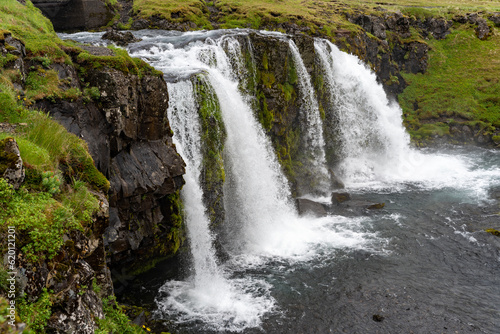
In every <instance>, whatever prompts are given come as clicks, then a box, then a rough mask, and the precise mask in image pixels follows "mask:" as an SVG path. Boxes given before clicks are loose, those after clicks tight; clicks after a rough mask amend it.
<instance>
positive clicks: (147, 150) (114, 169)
mask: <svg viewBox="0 0 500 334" xmlns="http://www.w3.org/2000/svg"><path fill="white" fill-rule="evenodd" d="M87 50H89V51H91V52H94V53H96V54H102V53H106V52H109V49H106V48H103V49H102V50H100V49H99V48H95V47H93V48H87ZM74 56H75V55H74ZM58 66H59V67H60V68H59V73H60V76H61V77H62V78H67V77H70V78H72V79H71V82H74V83H75V84H79V83H80V82H85V84H86V85H88V86H91V87H96V88H97V89H98V91H99V92H100V97H99V99H98V100H97V101H91V102H87V103H83V101H80V100H77V101H73V102H71V101H64V100H61V101H55V102H54V101H49V100H43V101H40V102H38V103H37V107H39V108H41V109H43V110H46V111H48V112H50V113H51V114H52V115H53V117H55V118H56V119H57V120H59V121H60V122H61V123H62V124H63V125H64V126H65V127H66V128H67V129H68V130H69V131H70V132H72V133H74V134H76V135H78V136H80V137H81V138H83V139H84V140H85V141H86V142H87V143H88V145H89V151H90V153H91V155H92V156H93V158H94V161H95V165H96V167H98V169H99V170H100V171H101V172H102V173H103V174H104V175H105V176H106V177H107V178H108V179H109V180H110V183H111V189H110V193H109V201H110V208H111V209H110V216H111V217H110V226H109V227H108V229H107V230H106V233H105V237H106V239H105V242H106V245H107V247H108V249H109V259H108V260H109V262H110V267H111V268H112V267H113V266H114V265H115V264H116V265H119V266H120V268H129V269H130V270H134V271H137V270H140V268H144V267H147V266H148V265H151V261H153V262H154V261H156V260H157V259H158V258H164V257H168V256H171V255H172V254H173V253H174V251H176V250H177V249H178V248H179V246H180V243H181V239H182V235H183V233H182V232H181V231H180V230H179V228H180V226H179V223H178V222H177V221H173V220H172V214H179V212H172V210H171V206H172V205H171V204H172V203H170V201H171V200H172V198H170V197H169V196H171V195H174V194H176V193H177V192H178V190H179V189H180V187H181V186H182V185H183V183H184V181H183V178H182V175H183V174H184V162H183V160H182V158H181V157H180V156H179V155H178V154H177V151H176V150H175V147H174V145H173V144H172V141H171V138H172V132H171V129H170V126H169V122H168V119H167V115H166V111H167V106H168V93H167V89H166V83H165V81H164V80H163V78H162V77H160V76H155V75H151V74H145V75H143V76H142V77H139V76H138V75H131V74H128V73H124V72H121V71H119V70H117V69H114V68H110V67H105V68H102V69H100V70H92V69H88V70H87V71H85V73H86V75H85V76H84V77H78V76H77V75H76V72H75V70H74V68H72V67H71V66H64V65H58ZM167 202H168V203H167ZM167 204H168V205H167ZM174 211H175V210H174ZM160 240H164V241H162V242H164V243H165V244H164V245H163V246H162V247H156V246H157V245H156V243H157V242H160ZM120 270H122V269H120Z"/></svg>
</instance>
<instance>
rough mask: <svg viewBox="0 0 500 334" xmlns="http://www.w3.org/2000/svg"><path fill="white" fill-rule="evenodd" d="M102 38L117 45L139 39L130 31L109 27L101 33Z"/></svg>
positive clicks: (125, 44) (123, 44) (124, 44)
mask: <svg viewBox="0 0 500 334" xmlns="http://www.w3.org/2000/svg"><path fill="white" fill-rule="evenodd" d="M102 39H107V40H110V41H112V42H115V43H116V44H117V45H119V46H127V45H128V44H129V43H135V42H138V41H140V39H138V38H135V37H134V35H132V33H131V32H130V31H118V30H114V29H110V30H108V31H106V32H105V33H104V35H102Z"/></svg>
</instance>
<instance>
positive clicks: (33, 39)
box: [0, 0, 69, 62]
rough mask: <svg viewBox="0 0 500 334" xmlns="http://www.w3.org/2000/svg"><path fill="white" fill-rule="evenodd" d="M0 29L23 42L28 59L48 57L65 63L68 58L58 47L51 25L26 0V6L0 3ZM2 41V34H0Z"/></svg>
mask: <svg viewBox="0 0 500 334" xmlns="http://www.w3.org/2000/svg"><path fill="white" fill-rule="evenodd" d="M0 27H1V29H2V30H3V31H4V32H5V31H9V32H11V33H12V35H13V36H14V37H16V38H19V39H21V40H23V41H24V43H25V45H26V52H27V56H28V57H36V56H43V57H49V58H50V59H53V60H55V61H57V62H65V61H68V60H69V57H68V56H67V55H66V54H65V53H64V52H63V51H62V50H61V48H60V47H59V43H60V39H59V38H58V37H57V35H56V33H55V31H54V28H53V27H52V23H51V22H50V21H49V19H47V18H46V17H44V16H43V15H42V14H41V12H40V10H39V9H38V8H36V7H35V6H33V4H32V3H31V2H30V1H29V0H28V1H27V2H26V6H23V5H21V4H20V3H18V2H17V1H16V0H3V1H2V2H1V3H0ZM0 38H1V39H3V34H0Z"/></svg>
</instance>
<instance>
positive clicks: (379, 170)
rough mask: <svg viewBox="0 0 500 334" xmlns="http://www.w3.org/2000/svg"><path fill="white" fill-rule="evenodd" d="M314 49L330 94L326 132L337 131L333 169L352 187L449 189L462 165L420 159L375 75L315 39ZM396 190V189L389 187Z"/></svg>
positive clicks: (436, 158) (448, 160) (435, 158)
mask: <svg viewBox="0 0 500 334" xmlns="http://www.w3.org/2000/svg"><path fill="white" fill-rule="evenodd" d="M314 47H315V50H316V53H317V54H318V56H319V58H320V61H321V64H322V66H323V74H324V76H325V78H326V80H325V82H326V85H327V88H328V90H329V92H330V103H331V109H332V110H329V112H332V113H334V115H331V116H332V117H330V119H331V120H334V121H335V122H334V123H333V124H329V126H328V128H330V130H331V131H335V132H337V138H338V141H339V143H338V144H339V145H338V147H339V149H338V151H339V152H337V154H339V155H340V159H339V162H338V165H337V166H336V169H337V171H338V172H339V174H340V176H341V177H342V178H343V179H344V181H345V182H346V184H347V185H348V186H352V187H361V188H367V187H382V188H386V189H387V187H391V188H393V189H396V188H398V187H400V186H403V187H404V184H405V183H408V182H411V183H414V184H419V185H421V186H424V187H433V188H435V187H443V186H444V185H448V186H452V185H453V186H454V185H456V183H457V182H458V181H457V180H458V179H459V178H460V176H459V175H463V174H464V173H466V171H467V169H468V168H469V167H468V166H467V163H465V162H464V161H462V160H460V159H458V158H456V157H450V156H448V155H446V154H439V153H434V154H425V153H423V152H421V151H418V150H415V149H413V148H411V147H410V137H409V135H408V133H407V132H406V129H405V128H404V126H403V124H402V111H401V108H400V107H399V105H398V104H397V103H396V102H391V101H389V100H388V98H387V95H386V94H385V91H384V89H383V87H382V85H381V84H379V83H378V82H377V78H376V76H375V73H373V72H372V71H371V69H370V68H369V67H367V66H366V65H365V64H364V63H362V62H361V61H360V60H359V58H357V57H356V56H354V55H350V54H347V53H345V52H342V51H340V50H339V49H338V48H337V47H336V46H335V45H333V44H332V43H330V42H329V41H326V40H322V39H317V40H315V43H314ZM394 187H396V188H394Z"/></svg>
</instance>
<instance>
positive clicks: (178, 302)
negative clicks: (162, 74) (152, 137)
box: [158, 80, 273, 330]
mask: <svg viewBox="0 0 500 334" xmlns="http://www.w3.org/2000/svg"><path fill="white" fill-rule="evenodd" d="M168 93H169V97H170V101H171V102H170V103H169V108H168V117H169V120H170V121H171V124H172V128H173V131H174V132H175V136H174V141H175V143H176V146H177V149H178V151H179V153H180V154H181V155H182V156H183V157H184V159H185V161H186V174H185V175H184V179H185V181H186V184H185V185H184V187H183V188H182V192H181V195H182V200H183V203H184V207H185V222H186V226H187V231H188V237H189V243H190V245H191V247H190V250H191V255H192V263H193V275H192V277H191V278H190V280H189V281H185V282H179V281H170V282H168V283H167V284H165V285H164V286H163V287H162V288H161V289H160V293H165V294H166V297H165V298H160V299H159V300H160V302H159V304H158V305H159V311H160V312H163V313H167V314H171V315H172V314H177V315H178V316H179V320H180V321H190V320H192V319H193V318H196V319H203V320H204V321H205V322H206V323H207V324H209V325H212V326H214V327H217V325H218V324H219V323H220V322H228V321H231V323H230V325H228V326H226V327H227V329H230V330H241V329H242V328H245V327H247V326H252V327H255V326H258V324H259V321H260V320H259V319H260V317H261V316H262V314H263V313H264V312H266V311H269V310H270V309H272V305H273V301H272V299H270V298H263V297H253V296H252V295H251V294H250V293H248V292H246V291H244V290H247V291H248V290H249V289H247V288H245V286H244V285H245V282H237V281H230V280H228V279H227V278H226V277H225V274H224V272H223V271H222V270H221V269H220V268H219V266H218V264H217V260H216V257H215V250H214V248H213V238H212V234H211V232H210V229H209V219H208V217H207V215H206V213H205V207H204V204H203V199H202V198H203V191H202V189H201V186H200V173H201V167H202V166H201V164H202V161H203V156H202V153H201V143H200V137H201V136H200V122H199V119H198V106H197V105H196V103H195V101H196V99H195V96H194V91H193V85H192V83H191V82H190V81H189V80H186V81H181V82H178V83H171V84H169V85H168ZM253 283H254V284H255V282H253Z"/></svg>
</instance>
